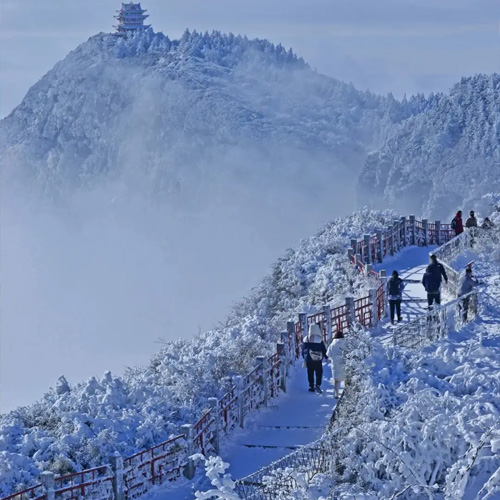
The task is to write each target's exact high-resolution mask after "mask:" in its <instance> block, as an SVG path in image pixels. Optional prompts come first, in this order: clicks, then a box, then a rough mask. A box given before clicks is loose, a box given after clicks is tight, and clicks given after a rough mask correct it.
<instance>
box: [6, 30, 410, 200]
mask: <svg viewBox="0 0 500 500" xmlns="http://www.w3.org/2000/svg"><path fill="white" fill-rule="evenodd" d="M401 107H402V106H401V105H400V104H399V103H398V102H397V101H395V100H394V99H387V98H381V97H377V96H375V95H373V94H371V93H369V92H359V91H357V90H356V89H354V88H353V87H352V86H351V85H347V84H344V83H341V82H339V81H337V80H334V79H332V78H328V77H325V76H321V75H318V74H317V73H315V72H314V71H313V70H312V69H311V68H309V67H308V65H307V64H306V63H305V62H304V61H303V60H302V59H300V58H297V56H296V55H294V54H293V53H292V52H291V50H290V51H286V50H285V49H284V48H283V47H282V46H280V45H278V46H274V45H273V44H271V43H270V42H268V41H266V40H248V39H247V38H246V37H240V36H233V35H232V34H230V35H224V34H221V33H218V32H215V33H212V34H207V33H205V34H199V33H196V32H193V33H189V32H186V33H185V34H184V36H183V37H182V39H181V40H177V41H171V40H170V39H169V38H168V37H166V36H164V35H162V34H161V33H153V31H152V30H148V31H146V32H144V33H140V34H137V35H136V36H130V37H127V38H124V37H116V36H114V35H110V34H99V35H96V36H93V37H91V38H90V39H89V40H88V41H87V42H85V43H83V44H82V45H80V46H79V47H78V48H77V49H75V50H74V51H72V52H71V53H70V54H69V55H68V56H67V57H66V58H65V59H64V60H63V61H61V62H59V63H58V64H57V65H56V66H55V67H54V68H53V69H52V70H51V71H49V72H48V73H47V74H46V75H45V76H44V77H43V78H42V79H41V80H40V81H39V82H38V83H37V84H36V85H34V86H33V87H32V88H31V89H30V91H29V92H28V94H27V95H26V97H25V99H24V100H23V101H22V103H21V104H20V105H19V106H18V107H17V108H16V109H15V110H14V111H13V112H12V113H11V114H10V115H9V116H8V117H7V118H5V119H4V120H3V121H2V122H1V124H0V133H1V139H0V141H1V142H0V147H1V153H0V160H1V163H2V165H3V166H4V169H5V170H6V171H7V172H10V173H19V172H20V171H24V172H25V173H28V174H29V175H30V176H31V177H34V178H35V179H36V180H37V182H39V183H41V184H42V185H43V186H44V187H45V188H46V189H48V190H50V191H55V190H65V189H66V188H70V187H74V186H82V185H83V186H88V185H93V184H96V183H100V182H102V176H103V175H104V176H106V177H107V178H117V177H119V178H123V177H124V178H125V179H126V180H127V182H129V183H130V184H134V185H137V184H139V186H142V187H143V188H144V189H146V190H151V191H161V192H168V193H170V195H171V196H172V195H173V193H174V192H175V193H179V192H185V191H186V190H188V189H191V191H192V190H193V189H194V190H195V191H196V187H197V186H198V187H199V186H201V185H203V186H204V187H206V185H208V184H210V181H211V180H213V179H214V178H216V179H219V178H220V176H222V177H224V178H226V179H227V178H228V177H229V178H235V179H238V180H239V181H240V182H243V183H245V182H246V183H248V182H252V181H253V180H255V179H256V178H261V177H262V175H265V176H267V178H268V179H269V180H274V181H276V182H281V181H283V182H286V181H285V179H289V178H291V181H290V182H292V183H295V184H299V183H300V181H299V179H303V177H304V176H305V175H307V176H308V178H309V182H312V181H313V180H314V179H316V180H317V179H321V180H322V181H324V180H327V182H328V181H329V182H332V183H333V182H334V181H338V180H339V174H341V175H342V176H343V178H344V180H345V182H347V183H348V184H349V187H350V188H351V189H353V188H354V183H355V180H356V175H357V172H358V171H359V170H360V168H361V166H362V164H363V160H364V157H365V154H366V152H367V150H368V149H370V148H371V149H373V148H375V147H378V146H380V145H381V140H382V139H383V138H384V137H385V136H386V135H387V130H388V129H390V128H391V124H392V123H393V122H394V121H399V120H400V119H401V116H402V115H404V113H402V112H401V111H400V108H401ZM347 167H349V168H347ZM4 175H5V171H4ZM261 180H262V179H261ZM322 184H323V183H322Z"/></svg>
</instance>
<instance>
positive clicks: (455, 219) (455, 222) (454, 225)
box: [451, 216, 457, 229]
mask: <svg viewBox="0 0 500 500" xmlns="http://www.w3.org/2000/svg"><path fill="white" fill-rule="evenodd" d="M451 228H452V229H456V228H457V218H456V216H455V217H453V219H452V221H451Z"/></svg>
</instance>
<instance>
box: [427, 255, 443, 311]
mask: <svg viewBox="0 0 500 500" xmlns="http://www.w3.org/2000/svg"><path fill="white" fill-rule="evenodd" d="M443 278H444V281H445V283H448V276H446V271H445V270H444V267H443V264H441V263H440V262H438V260H437V257H436V255H434V254H432V255H431V263H430V264H429V265H428V266H427V269H426V270H425V274H424V276H423V278H422V285H424V287H425V290H426V292H427V305H428V306H429V309H432V304H433V303H434V302H436V304H438V305H439V304H441V281H442V279H443Z"/></svg>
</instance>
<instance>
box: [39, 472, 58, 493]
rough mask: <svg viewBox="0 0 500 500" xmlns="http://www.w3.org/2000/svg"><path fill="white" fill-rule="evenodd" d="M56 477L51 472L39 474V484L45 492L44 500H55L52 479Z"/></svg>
mask: <svg viewBox="0 0 500 500" xmlns="http://www.w3.org/2000/svg"><path fill="white" fill-rule="evenodd" d="M55 477H56V475H55V474H54V473H53V472H49V471H44V472H42V473H41V474H40V482H41V483H42V486H43V489H44V491H45V499H46V500H55V498H56V493H55V491H54V479H55Z"/></svg>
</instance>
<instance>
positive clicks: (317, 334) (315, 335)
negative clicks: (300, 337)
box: [309, 323, 322, 342]
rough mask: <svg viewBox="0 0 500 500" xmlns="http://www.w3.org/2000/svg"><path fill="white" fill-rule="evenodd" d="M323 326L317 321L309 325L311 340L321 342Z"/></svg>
mask: <svg viewBox="0 0 500 500" xmlns="http://www.w3.org/2000/svg"><path fill="white" fill-rule="evenodd" d="M321 337H322V335H321V328H320V326H319V325H318V324H317V323H316V324H314V325H310V326H309V342H321Z"/></svg>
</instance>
